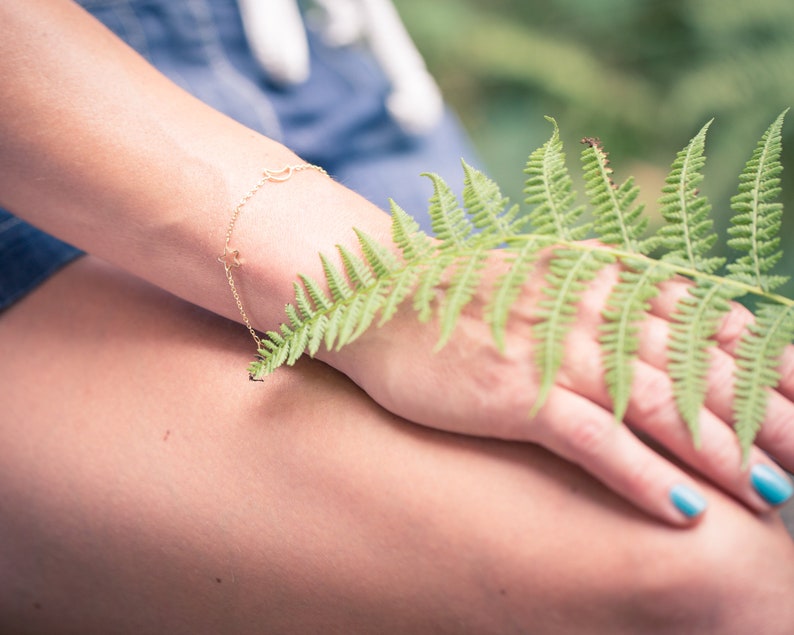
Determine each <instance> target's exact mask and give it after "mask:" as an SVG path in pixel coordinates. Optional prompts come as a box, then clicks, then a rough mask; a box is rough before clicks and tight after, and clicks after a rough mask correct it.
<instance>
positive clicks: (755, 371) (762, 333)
mask: <svg viewBox="0 0 794 635" xmlns="http://www.w3.org/2000/svg"><path fill="white" fill-rule="evenodd" d="M793 337H794V306H792V305H789V306H779V305H772V304H767V303H764V304H762V305H761V306H760V307H759V309H758V311H757V314H756V322H755V324H753V325H752V326H750V329H749V332H748V333H746V334H745V336H744V337H743V338H742V340H741V341H740V343H739V350H738V354H737V357H738V359H737V371H736V383H735V385H734V395H735V396H734V403H733V411H734V419H735V421H734V427H735V429H736V434H737V436H738V437H739V443H740V444H741V446H742V452H743V456H744V462H745V464H746V463H747V459H748V457H749V452H750V447H751V446H752V444H753V441H754V440H755V436H756V434H757V433H758V430H759V429H760V427H761V422H762V421H763V420H764V416H765V414H766V404H767V398H768V396H769V392H768V391H769V389H770V388H774V387H775V386H776V385H777V382H778V381H779V379H780V375H779V373H778V372H777V363H778V359H779V358H780V355H781V353H782V352H783V348H784V347H785V346H786V344H788V343H789V342H791V340H792V338H793Z"/></svg>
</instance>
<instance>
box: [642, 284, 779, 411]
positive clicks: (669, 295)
mask: <svg viewBox="0 0 794 635" xmlns="http://www.w3.org/2000/svg"><path fill="white" fill-rule="evenodd" d="M691 286H692V285H691V283H690V282H689V281H686V280H682V279H674V280H668V281H666V282H663V283H661V284H660V285H659V294H658V295H657V296H656V297H655V298H653V299H652V300H651V314H653V315H656V316H658V317H661V318H663V319H665V320H667V321H674V320H675V313H676V308H677V306H678V302H679V301H680V300H681V299H683V298H684V297H686V296H687V295H688V289H689V288H690V287H691ZM754 320H755V318H754V316H753V313H752V312H751V311H750V310H749V309H747V308H746V307H744V306H742V305H741V304H738V303H736V302H734V303H732V304H731V310H730V312H729V313H727V314H726V315H725V316H724V317H723V319H722V320H721V322H720V325H719V327H718V328H717V332H716V333H715V336H714V339H715V341H716V342H717V345H718V346H719V347H720V348H721V349H722V350H724V351H726V352H727V353H729V354H730V355H732V356H734V357H735V356H736V352H737V348H738V346H739V342H740V340H741V337H742V335H743V334H744V333H745V332H746V331H747V327H748V326H749V325H750V324H752V323H753V322H754ZM778 370H779V372H780V375H781V379H780V383H779V384H778V386H777V390H778V391H779V392H780V393H781V394H782V395H783V396H785V397H786V398H787V399H790V400H792V401H794V346H791V345H790V346H787V347H786V349H785V350H784V351H783V354H782V355H781V358H780V365H779V367H778Z"/></svg>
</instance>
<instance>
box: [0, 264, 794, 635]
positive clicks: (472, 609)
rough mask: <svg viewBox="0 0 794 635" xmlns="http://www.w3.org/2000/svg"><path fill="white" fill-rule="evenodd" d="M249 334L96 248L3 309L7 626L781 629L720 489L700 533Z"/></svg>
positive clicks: (782, 600) (778, 568) (756, 534)
mask: <svg viewBox="0 0 794 635" xmlns="http://www.w3.org/2000/svg"><path fill="white" fill-rule="evenodd" d="M250 353H251V343H250V340H249V339H248V338H247V334H246V332H245V329H244V328H243V327H241V326H239V325H236V324H233V323H230V322H227V321H225V320H223V319H221V318H218V317H215V316H212V315H210V314H208V313H206V312H204V311H202V310H201V309H197V308H195V307H192V306H190V305H188V304H186V303H184V302H182V301H181V300H178V299H176V298H174V297H172V296H169V295H168V294H166V293H164V292H162V291H160V290H157V289H155V288H153V287H151V286H149V285H148V284H146V283H144V282H141V281H139V280H137V279H135V278H132V277H131V276H128V275H127V274H124V273H122V272H119V271H118V270H115V269H113V268H112V267H110V266H108V265H105V264H103V263H101V262H98V261H96V260H93V259H91V258H88V257H87V258H83V259H81V260H80V261H78V262H76V263H74V264H72V265H70V266H69V267H67V268H66V269H65V270H63V271H62V272H61V273H59V274H58V275H56V276H55V277H54V278H52V279H51V280H50V281H49V282H48V283H46V284H45V285H44V286H43V287H41V288H40V289H38V290H37V291H35V292H34V293H33V294H31V295H30V296H29V297H27V298H26V299H25V300H24V301H22V302H20V303H18V304H16V305H14V306H13V307H12V308H11V309H10V310H8V311H7V312H5V313H4V314H2V315H0V356H1V357H0V359H2V362H1V363H0V404H2V411H3V412H2V416H1V417H0V448H2V450H1V451H0V567H1V568H2V571H3V576H2V578H0V631H2V632H19V633H25V632H41V633H48V634H53V633H58V632H65V633H135V634H136V635H140V634H143V633H169V634H177V633H191V634H197V633H224V634H226V633H265V632H266V633H315V632H316V633H320V632H322V633H424V632H427V633H500V634H501V633H511V632H515V633H525V632H531V633H577V634H581V633H606V632H609V633H622V632H626V633H631V632H635V633H636V632H643V633H652V632H676V633H688V632H692V633H702V632H710V633H712V632H713V633H718V632H719V633H734V632H735V633H741V632H751V631H749V630H744V631H742V630H741V629H742V628H745V629H746V628H747V627H748V626H753V627H755V626H757V625H759V624H760V625H762V626H764V627H765V628H766V630H763V631H762V632H765V633H778V632H780V633H784V632H786V630H784V629H783V628H782V626H785V625H787V624H788V625H790V623H791V621H790V620H791V619H792V615H791V613H790V612H789V613H786V612H785V611H786V610H789V611H790V609H785V608H783V607H784V605H787V604H790V602H789V599H790V597H791V593H792V592H794V559H792V547H791V543H790V541H789V539H788V537H787V536H786V534H785V531H784V530H783V528H782V526H781V524H780V522H779V520H778V519H777V518H776V517H774V516H770V517H768V518H757V517H755V516H753V515H751V514H750V513H749V512H746V511H745V510H744V509H743V508H741V507H740V506H738V505H736V504H735V503H733V502H732V501H731V500H730V499H728V498H725V497H723V496H722V495H720V494H719V493H718V492H711V499H712V506H711V509H710V510H709V512H708V514H707V518H706V519H705V520H704V522H703V523H702V524H701V526H700V527H698V528H697V529H695V530H691V531H681V530H675V529H670V528H667V527H664V526H661V525H659V524H658V523H656V522H654V521H651V520H649V519H647V518H646V517H644V516H643V515H641V514H640V513H638V512H635V511H634V510H633V509H631V508H629V507H628V506H626V505H624V504H623V503H622V502H621V501H619V500H618V499H616V498H615V497H613V496H612V495H611V494H610V493H608V492H607V491H605V490H604V489H603V488H602V487H600V486H599V485H598V484H597V483H595V482H593V481H592V480H591V479H589V478H588V477H587V476H586V475H584V474H583V473H581V472H580V471H579V470H578V469H576V468H575V467H573V466H570V465H567V464H565V463H563V462H561V461H559V460H558V459H556V458H554V457H552V456H551V455H549V454H547V453H546V452H544V451H543V450H541V449H539V448H537V447H534V446H528V445H524V446H520V445H513V444H507V443H501V442H495V441H486V440H478V439H471V438H464V437H458V436H454V435H450V434H446V433H441V432H436V431H433V430H429V429H426V428H420V427H418V426H414V425H412V424H410V423H408V422H405V421H402V420H399V419H397V418H396V417H394V416H392V415H390V414H389V413H387V412H385V411H383V410H382V409H381V408H379V407H378V406H377V405H375V404H374V403H373V402H372V401H371V400H370V399H369V398H368V397H367V396H366V395H364V394H363V393H362V392H361V391H360V390H359V389H358V388H357V387H356V386H354V385H353V384H352V383H351V382H349V381H348V380H347V379H346V378H344V377H342V376H341V375H339V374H338V373H336V372H335V371H333V370H332V369H330V368H328V367H326V366H324V365H322V364H320V363H317V362H313V361H309V360H306V361H301V362H299V363H298V364H297V365H296V366H295V367H294V368H290V369H283V370H280V371H279V372H277V373H276V374H275V375H273V376H272V377H270V378H268V379H267V381H265V382H264V383H255V382H249V381H248V380H247V376H246V371H245V367H246V364H247V362H248V361H249V358H250ZM406 372H410V369H406ZM450 389H451V390H454V387H452V386H451V387H450ZM754 571H758V575H757V576H756V578H755V579H754V581H753V585H752V588H750V589H749V590H748V589H747V588H746V586H747V585H746V584H744V581H745V580H746V578H747V577H748V576H752V575H753V572H754ZM734 594H735V595H736V597H734ZM748 606H754V607H755V608H754V609H753V610H754V611H758V612H760V614H759V615H760V616H763V615H764V614H766V616H765V617H760V616H759V615H755V616H754V615H753V613H752V612H751V611H750V610H748V609H747V608H746V607H748ZM759 619H763V620H764V621H763V622H759V621H758V620H759ZM729 625H732V626H729ZM709 629H711V630H709ZM731 629H733V630H731Z"/></svg>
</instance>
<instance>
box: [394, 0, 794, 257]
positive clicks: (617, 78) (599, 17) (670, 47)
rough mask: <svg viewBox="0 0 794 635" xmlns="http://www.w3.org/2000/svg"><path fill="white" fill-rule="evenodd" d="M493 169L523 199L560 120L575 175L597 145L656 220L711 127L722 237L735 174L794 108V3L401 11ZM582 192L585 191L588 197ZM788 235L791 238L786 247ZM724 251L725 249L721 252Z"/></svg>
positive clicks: (629, 0) (689, 1) (503, 3)
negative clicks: (691, 147) (684, 155)
mask: <svg viewBox="0 0 794 635" xmlns="http://www.w3.org/2000/svg"><path fill="white" fill-rule="evenodd" d="M395 4H396V6H397V8H398V10H399V11H400V13H401V15H402V17H403V19H404V21H405V23H406V25H407V27H408V29H409V31H410V32H411V33H412V35H413V37H414V40H415V41H416V43H417V46H418V47H419V49H420V50H421V51H422V53H423V54H424V56H425V59H426V61H427V63H428V66H429V67H430V70H431V71H432V72H433V74H434V75H435V76H436V77H437V79H438V80H439V83H440V84H441V86H442V89H443V90H444V93H445V95H446V97H447V100H448V101H449V102H450V103H451V104H452V106H453V107H454V108H455V109H456V110H457V112H458V113H459V114H460V115H461V117H462V119H463V121H464V124H465V125H466V127H467V129H468V130H469V132H470V133H471V135H472V137H473V139H474V141H475V144H476V146H477V148H478V149H479V151H480V154H481V158H482V160H483V164H484V167H485V169H486V171H487V172H489V173H490V174H491V176H493V177H494V178H496V179H497V180H498V181H499V182H500V183H501V184H502V185H503V187H504V189H505V191H506V193H507V194H508V195H509V196H510V197H511V198H512V199H513V200H520V199H521V198H523V196H522V193H521V190H522V183H523V174H522V173H521V167H522V166H523V164H524V162H525V160H526V157H527V155H528V154H529V152H530V151H532V150H533V149H535V148H536V147H538V146H539V145H541V144H542V143H543V142H544V141H545V140H546V139H547V138H548V137H549V135H550V132H551V131H550V129H549V126H548V124H547V122H546V121H545V120H544V119H543V115H551V116H553V117H555V118H556V119H557V121H558V122H559V123H560V129H561V131H562V133H563V139H564V142H565V144H566V149H567V152H568V156H569V162H570V165H571V166H572V167H576V165H575V163H576V162H578V157H579V153H580V148H581V146H579V143H578V141H579V139H580V138H581V137H584V136H598V137H600V138H601V139H602V141H603V142H604V145H605V148H606V149H607V150H608V151H609V153H610V156H611V158H612V165H613V167H614V168H615V172H616V180H618V181H622V180H623V179H624V178H625V177H626V176H628V175H629V174H633V175H635V176H636V177H637V180H638V183H639V184H640V185H641V186H642V187H643V195H644V200H646V201H647V202H648V203H649V209H650V210H654V209H655V208H656V204H655V201H656V199H657V198H658V192H659V191H660V189H661V184H662V180H663V178H664V176H665V174H666V172H667V169H668V167H669V165H670V163H671V162H672V160H673V159H674V157H675V153H676V152H677V151H678V150H679V149H680V148H682V147H683V146H684V145H686V143H687V142H688V141H689V139H690V138H691V137H692V136H693V135H694V134H695V133H696V132H697V130H698V129H699V128H700V126H701V125H702V124H703V123H705V122H706V121H708V120H709V119H711V118H712V117H715V118H716V119H715V122H714V125H713V126H712V127H711V131H710V133H709V138H708V142H707V148H706V153H707V157H708V163H707V165H706V169H705V175H706V179H705V181H704V183H703V189H704V191H705V193H706V194H708V195H709V197H710V198H711V200H712V203H713V205H714V216H715V221H716V223H717V227H718V228H719V229H720V230H721V231H723V232H724V229H725V227H726V225H727V219H728V217H729V216H730V210H729V209H728V205H729V200H730V196H731V195H732V194H733V193H734V192H735V190H736V183H737V179H738V175H739V173H740V172H741V170H742V168H743V167H744V163H745V162H746V161H747V159H748V158H749V157H750V155H751V153H752V150H753V148H754V145H755V143H756V141H757V140H758V139H759V138H760V136H761V134H762V133H763V131H764V129H765V128H766V126H767V125H768V124H769V123H770V122H771V121H772V120H773V119H774V118H775V117H776V116H777V114H778V113H780V112H781V111H782V110H783V109H784V108H786V107H788V106H794V2H791V0H754V1H753V2H744V1H739V0H645V1H643V0H432V1H428V0H396V2H395ZM783 164H784V166H786V172H785V173H784V194H783V196H784V203H785V204H786V209H787V213H786V217H785V218H784V221H783V222H784V224H783V232H784V240H785V242H786V243H787V244H788V245H789V248H788V249H787V251H788V252H789V260H788V261H787V262H785V263H784V265H783V266H784V267H785V268H786V269H788V270H789V271H790V270H794V254H792V253H791V252H792V251H794V250H792V248H791V247H792V246H794V245H792V243H794V187H793V186H794V178H793V177H794V123H792V122H789V123H788V124H787V126H786V127H785V129H784V157H783ZM580 189H581V188H580ZM789 236H790V237H791V238H788V239H787V240H786V238H787V237H789ZM721 242H724V241H721Z"/></svg>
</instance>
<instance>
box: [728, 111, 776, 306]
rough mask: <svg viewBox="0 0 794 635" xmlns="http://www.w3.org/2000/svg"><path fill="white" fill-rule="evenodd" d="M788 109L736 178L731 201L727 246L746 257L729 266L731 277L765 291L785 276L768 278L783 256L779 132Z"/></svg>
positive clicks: (771, 288)
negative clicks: (781, 244) (781, 242)
mask: <svg viewBox="0 0 794 635" xmlns="http://www.w3.org/2000/svg"><path fill="white" fill-rule="evenodd" d="M787 112H788V109H786V110H785V111H783V112H782V113H780V115H778V117H777V119H775V121H774V122H772V124H771V125H770V126H769V128H768V129H767V130H766V132H765V133H764V135H763V137H761V140H760V141H759V142H758V145H757V146H756V149H755V151H754V152H753V155H752V157H751V158H750V160H749V161H748V162H747V165H746V166H745V168H744V171H743V172H742V174H741V176H740V177H739V193H738V194H737V195H736V196H734V197H733V198H732V199H731V208H732V209H733V211H734V212H735V215H734V217H733V218H732V219H731V227H730V228H729V229H728V233H729V234H730V235H731V236H732V238H730V239H729V240H728V246H730V247H733V248H734V249H736V250H737V251H741V252H744V253H745V255H743V256H741V257H739V258H738V259H737V260H736V262H732V263H729V264H728V271H729V272H730V276H731V277H732V278H735V279H737V280H741V281H743V282H746V283H747V284H749V285H752V286H757V287H760V288H761V289H763V290H764V291H772V290H773V289H776V288H777V287H779V286H780V285H782V284H784V283H785V282H786V281H787V280H788V277H787V276H785V277H784V276H773V275H769V273H768V272H769V271H770V270H771V269H772V267H773V266H774V265H775V264H776V263H777V262H778V261H779V260H780V258H781V257H782V256H783V252H782V251H781V250H780V219H781V217H782V216H783V205H782V204H781V203H779V202H778V201H777V200H776V199H777V196H778V194H779V193H780V173H781V172H782V171H783V166H782V165H781V164H780V154H781V150H782V143H781V131H782V128H783V119H784V117H785V116H786V113H787Z"/></svg>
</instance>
